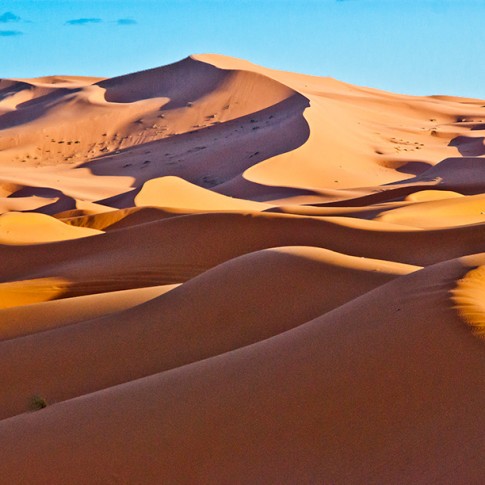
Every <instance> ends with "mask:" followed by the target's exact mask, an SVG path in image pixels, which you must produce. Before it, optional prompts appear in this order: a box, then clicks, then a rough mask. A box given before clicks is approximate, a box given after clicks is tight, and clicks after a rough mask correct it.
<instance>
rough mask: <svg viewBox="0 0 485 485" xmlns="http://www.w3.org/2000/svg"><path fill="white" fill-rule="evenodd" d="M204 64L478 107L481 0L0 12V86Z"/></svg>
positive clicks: (139, 0) (324, 0)
mask: <svg viewBox="0 0 485 485" xmlns="http://www.w3.org/2000/svg"><path fill="white" fill-rule="evenodd" d="M206 52H216V53H220V54H226V55H231V56H236V57H242V58H245V59H248V60H250V61H252V62H255V63H258V64H263V65H265V66H268V67H273V68H277V69H284V70H290V71H298V72H305V73H308V74H315V75H323V76H332V77H335V78H337V79H340V80H343V81H346V82H350V83H354V84H359V85H365V86H372V87H377V88H381V89H387V90H390V91H395V92H402V93H409V94H455V95H462V96H471V97H478V98H485V0H308V1H307V0H292V1H287V0H130V1H128V0H100V1H92V0H3V1H2V0H0V56H1V57H0V77H33V76H40V75H47V74H78V75H99V76H113V75H119V74H125V73H129V72H133V71H137V70H141V69H147V68H150V67H155V66H160V65H164V64H168V63H171V62H174V61H176V60H179V59H181V58H184V57H186V56H187V55H189V54H192V53H206Z"/></svg>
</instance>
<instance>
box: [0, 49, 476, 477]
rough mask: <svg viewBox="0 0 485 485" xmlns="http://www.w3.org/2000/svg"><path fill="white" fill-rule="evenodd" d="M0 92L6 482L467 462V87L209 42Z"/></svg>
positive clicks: (471, 216) (470, 349)
mask: <svg viewBox="0 0 485 485" xmlns="http://www.w3.org/2000/svg"><path fill="white" fill-rule="evenodd" d="M0 94H1V96H0V131H1V134H2V136H1V137H0V261H1V264H0V389H1V390H2V392H0V449H1V450H2V451H1V453H0V455H1V456H0V484H2V485H3V484H6V485H7V484H8V485H11V484H24V483H46V484H47V483H48V484H50V485H51V484H52V485H57V484H58V485H68V484H80V483H82V484H97V483H99V484H106V483H142V484H160V483H332V484H354V483H355V484H358V483H389V484H398V483H403V484H404V483H419V484H421V483H422V484H428V483H449V484H457V483H466V484H477V485H478V484H481V483H483V478H484V477H485V459H484V454H483V451H482V449H483V436H484V435H485V413H484V412H483V409H484V408H485V380H484V379H483V375H484V374H485V346H484V340H483V335H484V325H485V307H484V303H483V302H484V298H483V295H484V294H485V278H484V268H485V148H484V142H483V140H484V137H485V124H484V120H485V101H483V100H473V99H461V98H457V97H449V96H429V97H413V96H404V95H396V94H392V93H387V92H383V91H378V90H375V89H371V88H362V87H357V86H352V85H349V84H345V83H342V82H339V81H336V80H334V79H331V78H319V77H313V76H306V75H303V74H294V73H288V72H281V71H275V70H271V69H267V68H264V67H261V66H257V65H254V64H251V63H249V62H246V61H243V60H239V59H233V58H228V57H225V56H219V55H197V56H191V57H189V58H187V59H184V60H182V61H180V62H178V63H175V64H172V65H169V66H165V67H161V68H156V69H151V70H148V71H143V72H139V73H134V74H130V75H127V76H121V77H117V78H112V79H100V78H86V77H77V76H50V77H44V78H38V79H14V80H6V79H5V80H0ZM463 120H466V121H463ZM480 253H481V254H480ZM44 405H45V406H46V408H45V409H44V408H42V409H39V408H41V407H42V406H44Z"/></svg>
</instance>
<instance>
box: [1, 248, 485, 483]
mask: <svg viewBox="0 0 485 485" xmlns="http://www.w3.org/2000/svg"><path fill="white" fill-rule="evenodd" d="M484 262H485V257H484V256H481V257H475V258H467V259H465V260H463V261H451V262H446V263H443V264H439V265H437V266H433V267H431V268H429V269H426V270H423V271H421V272H417V273H414V274H412V275H410V276H406V277H402V278H398V279H397V280H394V281H393V282H390V283H388V284H387V285H384V286H382V287H380V288H377V289H376V290H374V291H371V292H369V293H366V294H365V295H364V296H362V297H361V298H358V299H356V300H353V301H351V302H349V303H347V304H346V305H343V306H341V307H339V308H337V309H335V310H334V311H333V312H330V313H327V314H325V315H324V316H322V317H319V318H317V319H316V320H313V321H311V322H309V323H307V324H305V325H302V326H300V327H299V328H297V329H294V330H289V331H287V332H284V333H282V334H280V335H278V336H276V337H273V338H270V339H268V340H265V341H262V342H260V343H258V344H254V345H252V346H247V347H244V348H242V349H240V350H236V351H233V352H229V353H226V354H223V355H220V356H218V357H213V358H212V359H208V360H203V361H200V362H198V363H194V364H192V365H188V366H184V367H180V368H178V369H175V370H172V371H169V372H165V373H161V374H156V375H153V376H151V377H148V378H145V379H141V380H137V381H133V382H130V383H126V384H123V385H121V386H117V387H113V388H110V389H107V390H105V391H101V392H98V393H94V394H91V395H87V396H85V397H82V398H79V399H74V400H71V401H67V402H65V403H61V404H56V405H54V406H52V407H50V408H48V409H46V410H42V411H39V412H38V413H36V414H27V415H22V416H18V417H16V418H12V419H8V420H5V421H3V422H2V423H0V429H1V431H2V432H1V440H2V443H3V444H5V445H6V444H7V443H8V444H9V446H8V447H6V453H5V455H4V457H5V459H4V460H2V462H1V463H0V471H1V472H2V477H4V479H6V480H10V481H11V482H12V481H13V482H18V483H21V482H22V481H23V482H28V481H32V480H34V479H36V480H41V481H44V482H46V483H47V482H48V483H64V484H66V483H79V482H80V481H83V480H84V481H88V482H90V483H106V482H109V481H112V480H115V481H121V482H123V481H125V482H136V481H139V482H142V483H155V482H157V481H164V482H165V481H177V482H179V481H180V482H184V483H189V482H192V483H194V482H197V483H209V482H212V481H216V482H227V481H229V482H241V481H244V482H251V483H253V482H257V483H268V482H269V483H278V482H279V481H281V480H282V479H283V477H284V479H283V480H284V481H286V482H288V483H302V482H305V483H315V482H332V483H362V482H372V481H377V482H380V483H384V482H385V483H412V482H419V483H437V482H439V483H457V482H461V483H463V482H464V483H476V484H478V483H480V480H481V479H482V478H483V473H482V472H483V457H482V455H481V454H480V453H477V450H479V449H480V446H481V443H482V439H483V434H482V431H483V426H484V424H485V422H484V418H483V406H484V405H485V392H484V391H485V385H484V382H483V379H482V375H483V372H484V371H485V368H484V365H485V364H484V359H483V345H482V342H480V341H479V340H478V339H476V338H475V337H474V336H473V334H472V333H471V332H470V331H469V330H468V328H466V325H465V324H464V322H463V321H462V320H461V319H460V317H459V314H458V313H457V312H456V311H455V310H454V309H453V308H451V305H450V290H451V289H453V287H454V285H455V284H456V281H457V280H458V279H459V278H461V277H462V276H463V275H464V274H466V272H467V271H468V270H469V267H473V266H475V265H477V264H483V263H484ZM236 376H237V377H236ZM33 436H35V440H33V439H32V437H33ZM128 437H129V440H128ZM87 443H89V445H90V446H89V447H88V446H86V444H87ZM421 443H426V452H425V453H424V452H423V451H424V450H423V449H422V448H421ZM443 457H447V459H446V460H444V459H443ZM410 464H411V466H410Z"/></svg>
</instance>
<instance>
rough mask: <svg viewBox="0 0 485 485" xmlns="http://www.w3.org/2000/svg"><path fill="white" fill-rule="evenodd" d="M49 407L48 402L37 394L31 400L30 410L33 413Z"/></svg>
mask: <svg viewBox="0 0 485 485" xmlns="http://www.w3.org/2000/svg"><path fill="white" fill-rule="evenodd" d="M46 407H47V401H46V400H45V399H44V398H43V397H42V396H39V395H38V394H36V395H35V396H32V397H31V398H30V403H29V408H30V409H31V411H38V410H39V409H43V408H46Z"/></svg>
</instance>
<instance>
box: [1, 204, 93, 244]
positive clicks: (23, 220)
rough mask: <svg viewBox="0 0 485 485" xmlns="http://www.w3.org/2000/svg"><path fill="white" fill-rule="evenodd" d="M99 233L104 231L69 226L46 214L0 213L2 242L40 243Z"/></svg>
mask: <svg viewBox="0 0 485 485" xmlns="http://www.w3.org/2000/svg"><path fill="white" fill-rule="evenodd" d="M97 234H102V231H98V230H96V229H90V228H87V227H75V226H68V225H67V224H64V223H63V222H61V221H58V220H56V219H54V218H52V217H49V216H46V215H44V214H33V213H30V214H25V213H21V212H9V213H8V214H2V215H0V244H16V245H17V244H40V243H46V242H52V241H65V240H67V239H78V238H80V237H89V236H95V235H97Z"/></svg>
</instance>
